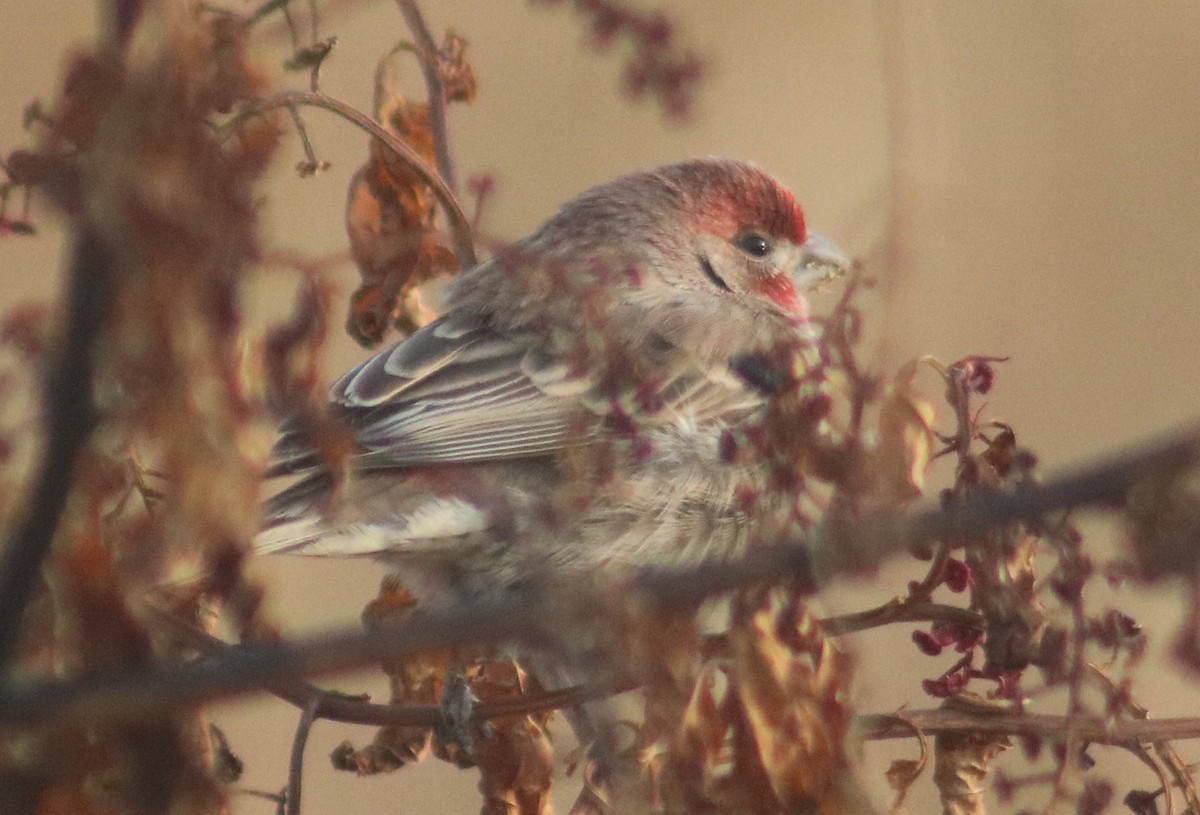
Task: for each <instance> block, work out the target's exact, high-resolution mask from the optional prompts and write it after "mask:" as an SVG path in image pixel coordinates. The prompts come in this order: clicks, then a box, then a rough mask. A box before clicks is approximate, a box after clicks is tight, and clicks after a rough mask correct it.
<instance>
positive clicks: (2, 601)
mask: <svg viewBox="0 0 1200 815" xmlns="http://www.w3.org/2000/svg"><path fill="white" fill-rule="evenodd" d="M112 278H113V257H112V252H111V250H110V249H109V247H108V246H107V245H106V244H105V242H104V240H103V239H102V238H101V236H100V235H99V234H97V232H96V230H95V229H94V228H92V227H89V226H85V227H83V230H82V232H81V234H80V235H79V237H78V239H77V241H76V244H75V251H74V254H73V255H72V259H71V268H70V270H69V271H68V273H67V286H68V290H67V295H66V297H67V307H66V309H65V311H66V332H65V336H64V337H63V340H62V345H61V347H60V349H59V352H58V359H57V361H56V362H55V363H54V364H53V365H52V366H51V368H50V371H49V374H48V376H47V378H46V382H45V399H44V403H43V410H44V415H45V428H46V431H45V432H46V446H45V451H44V452H43V453H42V459H41V464H40V467H39V473H38V477H37V485H36V486H35V487H34V489H33V493H32V497H31V498H30V500H29V504H28V508H27V510H26V515H25V519H24V521H22V523H21V524H20V526H18V527H17V530H16V532H15V534H14V535H13V536H12V538H10V539H9V540H8V541H7V543H6V545H5V546H4V552H3V555H2V557H0V678H3V679H7V677H8V675H9V669H10V668H11V666H12V662H13V659H14V658H15V655H16V649H17V642H18V640H19V638H20V633H21V622H22V620H23V619H24V616H25V609H26V607H27V606H28V605H29V602H30V600H31V599H32V598H33V594H34V591H35V589H36V587H37V585H38V578H39V574H40V570H41V566H42V561H43V560H44V559H45V557H46V553H47V552H48V551H49V550H50V543H51V541H52V540H53V539H54V533H55V530H57V529H58V521H59V517H60V516H61V515H62V511H63V507H64V506H65V505H66V501H67V494H68V493H69V491H70V487H71V472H72V471H73V470H74V468H75V460H76V459H77V458H78V456H79V452H80V450H81V449H82V448H83V445H84V444H85V443H86V442H87V439H88V436H89V435H90V434H91V431H92V427H93V426H94V425H95V423H96V419H97V417H96V406H95V402H94V399H93V394H92V378H93V376H92V369H93V367H94V363H95V360H94V359H93V354H94V353H95V348H96V345H97V344H98V343H97V337H98V335H99V334H100V331H101V329H102V328H103V326H104V323H105V320H106V319H107V317H108V312H109V304H110V302H111V301H112V293H113V279H112Z"/></svg>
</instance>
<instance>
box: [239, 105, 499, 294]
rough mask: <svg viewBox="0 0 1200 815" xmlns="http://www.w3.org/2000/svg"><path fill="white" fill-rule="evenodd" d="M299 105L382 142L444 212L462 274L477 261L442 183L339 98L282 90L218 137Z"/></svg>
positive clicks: (465, 225) (463, 218)
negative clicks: (327, 114) (257, 118)
mask: <svg viewBox="0 0 1200 815" xmlns="http://www.w3.org/2000/svg"><path fill="white" fill-rule="evenodd" d="M301 106H304V107H315V108H321V109H322V110H327V111H329V112H330V113H334V114H337V115H338V116H341V117H342V118H343V119H345V120H346V121H348V122H350V123H351V124H353V125H356V126H357V127H359V128H360V129H361V130H364V131H366V132H367V133H368V134H370V135H371V136H374V137H375V138H377V139H379V140H380V141H381V142H383V143H384V144H385V145H386V146H387V147H388V149H390V150H391V151H392V152H393V153H395V154H396V155H397V156H398V157H399V158H400V160H401V161H403V162H404V163H405V164H406V165H408V167H409V169H411V170H412V171H413V172H415V173H416V174H417V175H419V176H420V177H421V180H422V181H424V182H425V183H426V184H428V185H429V188H430V189H432V190H433V194H434V195H435V196H437V199H438V203H439V204H441V206H442V210H443V211H444V212H445V213H446V219H447V220H448V221H449V222H450V234H451V235H452V236H453V237H454V253H455V255H457V256H458V262H459V265H461V266H462V268H463V270H464V271H465V270H467V269H470V268H471V267H472V266H474V265H475V264H476V263H477V262H478V261H477V260H476V257H475V243H474V240H473V237H472V234H471V222H470V220H469V219H468V218H467V215H466V213H465V212H463V210H462V207H461V206H460V205H459V203H458V198H457V197H455V195H454V192H453V190H451V189H450V187H449V185H448V184H447V183H446V181H445V180H443V178H442V177H441V176H440V175H439V174H438V172H437V171H436V170H435V169H434V168H432V167H430V166H429V165H428V164H427V163H426V162H425V160H424V159H423V158H421V156H420V155H419V154H418V153H417V151H416V150H414V149H413V148H412V147H410V146H409V145H408V144H406V143H405V142H404V141H403V140H401V139H399V138H397V137H396V136H395V134H393V133H391V132H389V131H388V130H387V128H385V127H384V126H383V125H381V124H380V123H379V122H377V121H375V120H374V119H372V118H371V117H370V116H367V115H366V114H364V113H363V112H362V111H360V110H357V109H356V108H354V107H353V106H352V105H348V104H346V103H345V102H343V101H341V100H340V99H335V98H333V97H332V96H329V95H328V94H325V93H323V92H321V91H282V92H280V93H277V94H274V95H272V96H268V97H266V98H265V99H260V100H258V101H257V102H255V103H254V104H253V105H252V106H251V107H250V109H248V110H244V111H242V112H240V113H238V114H237V115H236V116H234V117H233V118H232V119H230V120H229V121H228V122H226V123H224V124H223V125H222V126H221V128H220V130H219V131H218V136H219V137H220V138H224V137H225V136H227V135H228V134H229V133H230V132H232V131H234V130H236V129H237V127H238V126H240V125H241V124H242V123H243V122H245V121H247V120H248V119H251V118H253V117H255V116H261V115H262V114H264V113H267V112H268V111H272V110H276V109H278V108H294V107H301Z"/></svg>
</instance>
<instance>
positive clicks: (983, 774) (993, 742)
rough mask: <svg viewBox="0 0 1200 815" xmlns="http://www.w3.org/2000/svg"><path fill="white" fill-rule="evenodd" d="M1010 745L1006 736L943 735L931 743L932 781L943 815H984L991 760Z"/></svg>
mask: <svg viewBox="0 0 1200 815" xmlns="http://www.w3.org/2000/svg"><path fill="white" fill-rule="evenodd" d="M1010 744H1011V742H1010V741H1009V738H1008V736H1004V735H996V734H985V733H943V734H940V735H939V736H938V737H937V738H936V739H935V740H934V748H933V755H934V764H933V781H934V783H935V784H936V785H937V788H938V793H939V794H940V795H941V800H942V808H943V810H944V811H945V813H946V815H985V812H986V809H985V808H984V805H983V795H984V792H985V791H986V790H987V777H988V772H989V771H990V769H991V763H992V759H994V758H995V757H996V756H998V755H999V754H1000V753H1002V752H1004V751H1005V750H1007V749H1008V748H1009V746H1010Z"/></svg>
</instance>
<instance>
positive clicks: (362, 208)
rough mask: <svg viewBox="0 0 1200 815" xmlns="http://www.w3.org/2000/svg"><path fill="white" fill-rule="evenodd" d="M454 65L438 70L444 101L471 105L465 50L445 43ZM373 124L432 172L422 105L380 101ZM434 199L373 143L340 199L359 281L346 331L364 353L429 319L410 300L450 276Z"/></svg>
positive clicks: (453, 264)
mask: <svg viewBox="0 0 1200 815" xmlns="http://www.w3.org/2000/svg"><path fill="white" fill-rule="evenodd" d="M447 48H448V49H452V52H451V53H452V54H453V56H454V59H452V60H450V61H448V62H444V63H443V73H444V78H445V79H446V80H447V83H448V84H447V93H448V95H449V98H451V99H455V100H463V101H470V100H471V99H472V98H474V88H475V84H474V74H473V73H472V71H471V69H470V65H469V64H468V63H466V62H465V61H464V59H463V49H464V48H465V43H463V41H462V40H459V39H457V38H451V39H449V40H448V41H447ZM377 116H378V118H379V121H381V122H382V123H383V125H384V126H385V127H386V128H387V129H388V130H389V131H391V132H392V133H394V134H395V135H396V136H398V137H399V138H401V139H403V140H404V141H405V142H406V143H408V144H409V145H410V146H411V147H412V148H413V149H414V150H416V151H417V153H418V154H419V155H420V156H421V157H422V158H423V159H425V161H426V162H427V163H428V164H430V165H431V166H432V165H434V164H435V163H436V157H435V155H434V144H433V133H432V131H431V130H430V123H429V105H428V104H426V103H424V102H412V101H409V100H407V99H405V98H404V97H403V96H399V95H395V96H392V97H391V98H389V99H387V100H386V101H383V102H382V103H381V105H380V109H379V110H378V111H377ZM435 204H436V198H435V197H434V195H433V191H432V190H431V189H430V188H429V186H428V185H426V184H425V183H424V182H423V181H422V179H421V178H420V176H418V175H417V174H416V173H415V172H413V171H412V170H411V169H410V168H409V166H408V165H407V164H405V163H404V162H403V161H402V160H401V159H400V158H399V157H397V156H396V155H395V154H394V153H392V151H391V150H390V149H388V148H387V146H386V145H384V144H383V143H382V142H380V141H379V140H377V139H374V140H372V141H371V146H370V154H369V158H368V161H367V163H366V164H365V165H363V167H361V168H360V169H359V171H358V172H357V173H355V175H354V178H353V179H352V180H351V182H350V189H349V192H348V194H347V198H346V232H347V234H348V236H349V239H350V254H351V256H352V257H353V258H354V262H355V264H357V266H358V270H359V274H360V275H361V276H362V285H361V286H359V288H358V290H357V291H355V292H354V294H353V296H352V297H351V305H350V314H349V317H348V318H347V322H346V330H347V331H348V332H349V333H350V335H351V336H352V337H354V339H355V340H357V341H358V342H360V343H362V344H363V345H366V346H371V345H374V344H376V343H378V342H379V341H380V340H381V339H382V338H383V336H384V334H385V333H386V332H387V331H388V329H389V328H390V327H392V326H396V327H397V328H399V329H401V330H402V331H407V332H411V331H412V330H414V329H415V328H417V327H418V326H420V325H422V324H423V322H427V321H428V319H429V315H428V314H421V313H417V312H414V310H413V308H412V306H413V304H412V303H410V302H409V299H408V298H409V295H410V294H411V292H413V290H414V289H416V287H417V286H420V285H421V284H422V283H425V282H427V281H429V280H431V279H433V278H434V277H437V276H438V275H440V274H446V273H451V272H454V271H456V270H457V268H458V261H457V259H456V258H455V256H454V253H453V252H451V251H450V250H449V249H447V248H446V247H445V246H443V245H441V244H440V243H439V242H438V236H437V232H436V229H435V225H434V222H435V217H436V214H437V210H436V206H435Z"/></svg>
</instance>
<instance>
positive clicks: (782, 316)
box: [256, 159, 842, 594]
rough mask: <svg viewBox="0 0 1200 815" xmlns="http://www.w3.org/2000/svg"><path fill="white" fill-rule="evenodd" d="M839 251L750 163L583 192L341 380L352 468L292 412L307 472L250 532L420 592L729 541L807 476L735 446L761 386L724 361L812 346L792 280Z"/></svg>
mask: <svg viewBox="0 0 1200 815" xmlns="http://www.w3.org/2000/svg"><path fill="white" fill-rule="evenodd" d="M841 262H842V261H841V259H840V257H839V256H837V255H835V254H834V253H832V252H830V251H828V246H827V245H826V244H821V243H820V242H819V239H814V240H810V239H809V236H808V234H807V231H806V228H805V224H804V217H803V214H802V212H801V210H800V208H799V207H798V206H797V205H796V203H795V201H794V199H793V197H792V195H791V193H790V192H788V191H787V190H786V189H785V188H784V187H782V186H781V185H780V184H779V183H778V182H776V181H775V180H774V179H772V178H771V177H770V176H768V175H766V174H765V173H763V172H762V171H761V170H758V169H757V168H755V167H753V166H751V165H749V164H745V163H742V162H738V161H731V160H725V159H701V160H693V161H688V162H683V163H680V164H674V165H670V166H667V167H662V168H659V169H656V170H652V171H647V172H640V173H633V174H631V175H627V176H624V177H621V178H618V179H616V180H614V181H612V182H609V183H607V184H603V185H601V186H598V187H595V188H593V189H591V190H588V191H587V192H585V193H583V194H582V195H580V196H579V197H577V198H576V199H574V200H573V201H571V202H569V203H568V204H566V205H565V206H564V207H563V208H562V209H561V210H560V211H559V212H558V214H556V215H555V216H554V217H552V218H551V219H550V220H549V221H547V222H546V223H545V224H544V225H543V226H542V227H541V228H540V229H538V230H537V231H536V232H535V233H534V234H533V235H531V236H529V237H528V238H526V239H524V240H522V241H520V242H518V243H516V244H514V245H512V246H511V247H509V248H508V249H506V250H505V251H503V252H501V253H500V254H499V255H497V256H496V257H495V258H493V259H491V260H489V261H487V262H485V263H483V264H481V265H480V266H478V267H476V268H474V269H472V270H470V271H469V272H467V273H465V274H463V275H462V276H461V277H460V278H459V279H458V280H457V281H455V283H454V284H453V285H452V287H451V289H450V291H449V293H448V296H447V310H446V313H445V315H444V316H442V317H441V318H440V319H438V320H437V321H435V322H434V323H432V324H431V325H429V326H426V327H425V328H423V329H421V330H420V331H418V332H416V333H415V334H413V335H412V336H411V337H409V338H407V339H405V340H403V341H401V342H399V343H397V344H395V345H393V346H391V347H390V348H387V349H384V350H383V351H380V352H379V353H377V354H375V355H374V356H372V357H370V358H368V359H367V360H366V361H364V362H363V363H362V364H360V365H359V366H358V367H356V368H354V369H353V370H351V371H350V372H349V373H347V374H346V375H345V376H343V377H342V378H341V379H340V380H339V381H338V382H337V383H336V384H335V385H334V386H333V389H332V394H331V400H332V403H333V405H334V408H335V410H336V412H337V413H338V415H339V416H340V417H341V419H342V420H343V421H344V422H345V423H346V425H347V426H348V427H349V428H350V429H351V430H352V431H353V433H354V434H355V436H356V438H357V441H358V443H359V445H360V451H359V453H358V454H357V455H356V456H355V457H354V459H353V462H352V464H351V471H350V473H349V474H348V475H347V477H346V478H345V479H341V478H337V479H335V478H333V477H332V476H331V475H330V474H329V473H328V472H326V471H325V470H324V465H323V463H322V461H321V460H320V458H319V457H318V456H317V454H316V453H315V452H313V450H312V448H311V447H310V445H309V444H308V443H307V442H306V440H305V439H304V438H303V437H302V436H301V435H300V434H299V433H298V432H296V431H294V430H291V431H287V432H285V435H284V437H283V438H282V439H281V440H280V442H279V444H278V445H277V448H276V464H275V465H274V467H273V470H272V472H273V473H274V474H277V475H284V474H287V475H299V476H301V478H300V480H299V481H298V482H297V483H295V484H293V485H292V486H290V487H288V488H287V489H285V490H284V491H282V492H281V493H279V494H278V495H277V496H276V497H275V498H274V499H272V500H271V501H270V502H269V504H268V507H267V512H266V526H265V529H264V531H263V532H262V534H261V535H260V537H259V539H258V540H257V541H256V546H257V548H259V549H260V550H261V551H264V552H290V553H296V554H306V555H361V556H371V557H377V558H382V559H385V560H389V561H393V562H394V563H395V564H396V565H397V567H398V568H399V570H400V573H401V575H402V577H404V578H405V579H406V582H408V583H410V584H411V585H412V587H413V588H414V589H415V590H417V591H418V593H426V594H428V593H434V592H437V591H439V590H443V589H445V588H448V587H450V586H452V587H453V588H455V589H456V590H459V591H461V590H464V589H465V590H468V591H471V590H475V589H483V588H489V587H494V586H496V585H503V584H506V583H509V582H513V581H517V580H523V579H536V578H537V577H538V576H539V575H544V576H552V577H557V576H564V575H571V574H585V573H586V574H595V573H605V571H606V570H610V571H611V570H619V569H621V568H623V567H626V566H629V565H642V564H652V563H659V564H667V563H680V562H694V561H696V560H698V559H702V558H710V557H718V558H723V557H728V556H731V555H733V554H736V553H738V552H740V551H742V550H743V549H744V548H745V547H746V546H750V545H753V543H754V541H755V540H756V534H757V530H759V529H760V528H761V527H762V525H763V524H766V523H769V522H770V520H771V518H775V517H782V516H786V515H787V513H789V512H790V511H791V508H792V504H793V501H794V496H793V495H790V494H788V491H787V490H786V489H778V488H777V481H778V479H777V478H775V474H774V473H773V472H772V470H771V467H770V465H769V463H768V462H767V461H766V460H765V459H764V458H763V457H761V456H759V457H756V456H754V455H750V456H730V454H729V451H728V449H724V448H723V446H722V445H723V439H725V444H726V447H727V446H728V445H727V442H728V438H727V437H728V433H727V431H729V430H730V429H737V428H739V427H740V426H742V425H744V424H746V423H747V422H749V423H753V422H754V421H755V418H756V416H759V415H760V414H761V413H762V411H763V410H764V409H765V406H766V404H767V402H768V400H769V397H768V396H767V395H764V392H763V390H762V388H761V387H760V386H758V385H756V384H753V383H751V382H748V381H746V379H745V378H743V376H741V375H739V374H738V373H737V372H736V371H735V370H734V369H733V367H731V362H732V361H734V360H736V359H742V358H745V357H746V355H759V354H761V355H769V356H771V357H772V358H774V359H778V358H779V357H780V356H781V354H782V355H783V356H784V357H785V358H789V359H790V358H794V359H795V363H794V364H795V366H796V367H802V366H803V364H804V358H805V355H806V353H808V352H809V351H810V349H811V335H810V332H809V328H808V324H807V320H806V311H805V304H804V301H803V298H802V297H801V296H800V295H799V294H798V292H797V286H800V287H806V286H807V285H809V284H811V283H812V282H814V280H815V279H817V278H819V277H822V276H827V275H828V274H829V273H830V272H831V271H833V270H836V267H837V266H838V265H839V264H840V263H841ZM788 355H790V356H788ZM335 483H336V484H337V485H338V486H337V488H336V489H333V485H334V484H335ZM747 496H751V497H752V498H753V500H748V498H747ZM597 570H599V571H597ZM448 584H450V586H448Z"/></svg>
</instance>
